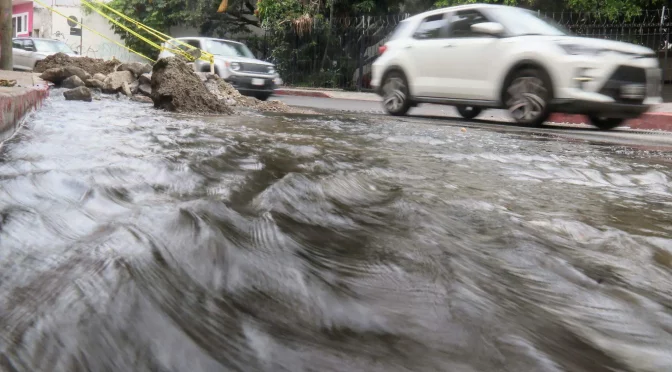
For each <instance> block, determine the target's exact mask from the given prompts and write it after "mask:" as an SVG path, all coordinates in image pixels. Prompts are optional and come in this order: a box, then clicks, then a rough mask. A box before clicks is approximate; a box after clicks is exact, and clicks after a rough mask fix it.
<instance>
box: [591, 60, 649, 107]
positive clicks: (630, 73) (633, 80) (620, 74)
mask: <svg viewBox="0 0 672 372" xmlns="http://www.w3.org/2000/svg"><path fill="white" fill-rule="evenodd" d="M628 84H641V85H646V84H647V79H646V70H645V69H643V68H640V67H633V66H619V67H618V68H617V69H616V71H614V73H613V74H612V75H611V76H610V77H609V79H608V80H607V81H606V82H605V83H604V85H603V86H602V88H601V89H600V91H599V93H601V94H604V95H606V96H609V97H611V98H613V99H614V100H615V101H616V102H621V103H633V104H640V103H642V102H643V101H644V99H643V98H642V99H639V98H637V99H628V98H623V97H621V87H622V86H624V85H628Z"/></svg>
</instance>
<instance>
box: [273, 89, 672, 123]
mask: <svg viewBox="0 0 672 372" xmlns="http://www.w3.org/2000/svg"><path fill="white" fill-rule="evenodd" d="M275 94H277V95H286V96H303V97H318V98H332V99H345V100H356V101H371V102H374V101H375V102H380V101H381V98H380V96H378V95H377V94H375V93H364V92H347V91H342V90H330V89H311V88H280V89H278V90H276V91H275ZM487 112H488V114H489V115H488V116H490V118H492V119H494V120H500V119H501V120H503V121H506V120H508V115H507V113H506V111H504V110H488V111H487ZM549 121H550V122H553V123H569V124H590V123H589V122H588V119H587V118H586V117H585V116H583V115H568V114H553V115H551V118H550V119H549ZM624 126H627V127H630V128H631V129H647V130H663V131H669V132H672V103H663V104H660V105H657V106H655V107H654V108H653V109H652V110H651V111H649V112H648V113H646V114H644V115H643V116H642V117H640V118H637V119H633V120H628V121H627V122H626V124H624Z"/></svg>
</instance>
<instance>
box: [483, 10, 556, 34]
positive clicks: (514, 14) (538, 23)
mask: <svg viewBox="0 0 672 372" xmlns="http://www.w3.org/2000/svg"><path fill="white" fill-rule="evenodd" d="M491 14H492V15H493V16H494V17H495V18H497V21H499V22H500V23H501V24H502V25H503V26H504V27H505V28H506V29H507V30H508V31H509V32H510V33H511V34H512V35H513V36H522V35H547V36H560V35H568V34H569V31H567V30H565V29H564V28H563V27H562V26H560V25H558V24H557V23H555V22H554V21H552V20H550V19H548V18H546V17H543V16H541V15H539V14H537V13H536V12H532V11H529V10H526V9H520V8H513V7H501V8H497V9H493V10H492V11H491Z"/></svg>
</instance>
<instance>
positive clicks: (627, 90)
mask: <svg viewBox="0 0 672 372" xmlns="http://www.w3.org/2000/svg"><path fill="white" fill-rule="evenodd" d="M621 97H622V98H627V99H640V98H644V97H646V86H645V85H644V84H626V85H622V86H621Z"/></svg>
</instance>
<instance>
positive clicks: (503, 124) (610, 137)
mask: <svg viewBox="0 0 672 372" xmlns="http://www.w3.org/2000/svg"><path fill="white" fill-rule="evenodd" d="M272 99H274V100H279V101H282V102H285V103H286V104H288V105H292V106H297V107H306V108H313V109H316V110H320V111H321V112H322V111H324V112H343V113H347V114H350V115H367V117H368V118H370V119H373V120H376V118H377V119H378V120H382V121H383V122H385V121H396V122H414V123H426V124H427V125H431V126H436V125H447V126H460V127H468V128H482V129H490V130H495V131H509V132H520V133H528V134H537V135H547V136H560V137H562V138H565V139H569V140H582V141H592V142H602V143H614V144H625V145H636V146H663V147H666V148H667V147H670V146H672V133H670V132H653V131H636V130H630V129H626V128H618V129H615V130H611V131H606V132H605V131H600V130H597V129H596V128H594V127H591V126H588V125H571V124H549V125H547V126H546V127H542V128H529V127H524V126H518V125H515V124H514V123H512V122H511V120H510V119H509V118H508V117H507V113H506V112H505V111H504V110H486V111H484V112H483V113H482V114H481V115H479V116H478V118H477V119H476V120H471V121H466V120H463V119H461V118H459V116H458V114H457V111H456V110H455V109H454V108H453V107H451V106H443V105H431V104H424V105H420V106H418V107H416V108H413V109H411V111H410V112H409V116H407V117H402V118H392V117H390V116H388V115H386V114H385V113H384V111H383V109H382V107H381V103H380V102H375V101H357V100H349V99H331V98H319V97H295V96H275V97H273V98H272ZM380 116H382V118H380Z"/></svg>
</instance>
